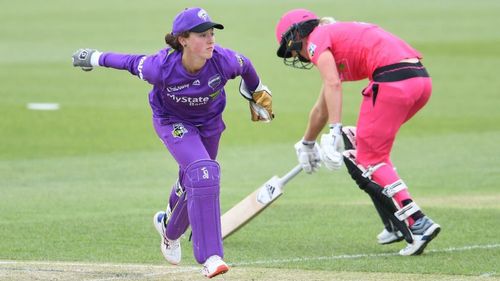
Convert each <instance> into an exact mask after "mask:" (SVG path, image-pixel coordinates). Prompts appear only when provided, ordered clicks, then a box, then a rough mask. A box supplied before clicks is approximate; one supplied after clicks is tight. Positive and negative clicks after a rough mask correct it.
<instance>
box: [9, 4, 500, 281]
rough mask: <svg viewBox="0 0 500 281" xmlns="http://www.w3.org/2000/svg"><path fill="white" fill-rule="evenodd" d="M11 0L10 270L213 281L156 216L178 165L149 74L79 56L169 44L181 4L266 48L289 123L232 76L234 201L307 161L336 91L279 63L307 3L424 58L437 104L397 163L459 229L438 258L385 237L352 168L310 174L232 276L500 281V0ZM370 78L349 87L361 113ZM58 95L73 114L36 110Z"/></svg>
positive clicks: (240, 242)
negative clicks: (163, 238) (265, 115)
mask: <svg viewBox="0 0 500 281" xmlns="http://www.w3.org/2000/svg"><path fill="white" fill-rule="evenodd" d="M310 2H314V3H310V4H307V6H306V2H304V1H263V0H253V1H247V0H242V1H227V0H221V1H175V2H174V1H153V0H144V1H135V2H132V1H118V0H109V1H104V2H103V1H97V0H88V1H85V2H78V3H76V2H73V1H63V0H52V1H48V2H47V1H45V2H41V1H33V0H31V1H30V0H28V1H9V2H5V3H3V4H2V5H1V6H2V8H1V9H0V35H1V40H0V84H1V88H0V113H1V116H2V118H0V280H94V281H95V280H198V279H200V280H203V279H202V277H201V276H200V274H199V273H198V270H199V266H198V265H197V264H196V263H195V262H194V258H193V255H192V248H191V245H190V243H189V242H188V241H187V239H184V240H183V242H182V246H183V261H182V265H181V266H177V267H172V266H168V265H166V263H165V261H164V260H163V257H162V255H161V253H160V251H159V237H158V235H157V233H156V232H155V230H154V228H153V226H152V223H151V221H152V216H153V214H154V213H155V212H156V211H157V210H160V209H163V208H165V204H166V200H167V195H168V193H169V191H170V186H171V184H172V183H173V182H174V181H175V178H176V175H177V167H176V164H175V162H174V160H173V159H172V158H171V157H170V155H169V154H168V152H167V150H166V149H165V148H164V147H163V145H162V144H161V142H160V141H159V140H158V139H157V137H156V135H155V133H154V131H153V129H152V125H151V121H150V114H151V113H150V109H149V105H148V101H147V92H148V91H149V85H148V84H146V83H144V82H142V81H140V80H139V79H136V78H134V77H131V76H130V75H129V74H128V73H126V72H119V71H113V70H109V69H97V70H95V71H92V72H90V73H84V72H82V71H80V70H77V69H74V68H73V67H72V66H71V54H72V53H73V51H74V50H76V49H78V48H80V47H91V48H97V49H99V50H101V51H115V52H123V53H145V54H149V53H154V52H156V51H157V50H158V49H161V48H163V47H164V43H163V36H164V34H165V33H166V32H168V31H170V26H171V21H172V19H173V17H174V15H175V14H176V13H177V12H178V11H180V10H181V9H182V8H184V7H188V6H197V5H201V6H203V7H204V8H205V9H206V10H207V11H208V12H209V14H210V15H211V17H212V19H213V20H214V21H218V22H221V23H223V24H224V25H225V27H226V28H225V29H224V30H222V31H218V32H217V41H218V42H219V43H220V44H222V45H223V46H225V47H229V48H232V49H235V50H238V51H240V52H242V53H243V54H245V55H246V56H248V57H249V58H251V59H252V62H253V63H254V66H255V67H256V68H257V70H258V72H259V74H260V76H261V77H262V79H263V81H264V82H265V83H266V84H268V86H269V87H270V88H271V89H272V90H273V97H274V108H275V111H276V116H277V117H276V119H275V121H273V122H272V123H271V124H255V123H252V122H250V121H249V114H248V112H247V110H248V109H247V103H246V102H244V100H243V99H242V98H241V97H240V95H239V93H238V91H237V87H238V83H239V81H232V82H231V83H229V84H228V85H227V87H226V91H227V94H228V106H227V109H226V111H225V114H224V117H225V121H226V124H227V130H226V132H225V133H224V135H223V139H222V142H221V149H220V153H219V159H218V160H219V162H220V164H221V166H222V171H223V176H222V194H221V208H222V211H225V210H227V209H229V208H230V207H231V206H233V205H234V204H235V203H237V202H238V201H239V200H241V199H242V198H243V197H244V196H246V195H247V194H249V193H250V192H252V191H253V190H255V188H257V187H258V186H259V185H260V184H261V183H263V182H265V181H266V180H267V179H269V178H270V177H271V176H272V175H274V174H280V175H281V174H283V173H284V172H286V171H287V170H289V169H290V168H291V167H293V165H295V163H296V158H295V151H294V149H293V144H294V143H295V142H296V141H297V140H298V139H300V137H301V136H302V134H303V131H304V129H305V124H306V118H307V115H308V112H309V109H310V107H311V106H312V104H313V103H314V101H315V98H316V95H317V92H318V91H319V82H320V81H319V75H318V74H317V71H316V70H311V71H309V72H300V71H298V70H294V69H288V68H286V67H285V66H284V65H283V63H282V62H281V61H280V60H279V59H278V58H277V57H275V50H276V42H275V38H274V25H275V23H276V22H277V20H278V18H279V17H280V16H281V14H282V13H283V12H285V11H286V10H289V9H291V8H296V7H306V8H309V9H311V10H313V11H315V12H316V13H317V14H319V15H321V16H327V15H330V16H334V17H335V18H337V19H338V20H357V21H366V22H374V23H377V24H379V25H381V26H382V27H384V28H386V29H387V30H389V31H391V32H393V33H395V34H398V35H399V36H401V37H402V38H404V39H405V40H407V41H408V42H410V43H411V44H412V45H413V46H415V47H416V48H417V49H419V50H420V51H421V52H422V53H423V54H424V56H425V59H424V64H425V65H426V66H427V67H428V69H429V72H430V73H431V75H432V77H433V83H434V92H433V97H432V98H431V101H430V103H429V104H428V106H427V107H426V108H424V109H423V110H422V112H421V113H420V114H419V115H418V116H417V117H416V118H414V119H413V120H412V121H411V122H410V123H408V124H407V125H406V126H405V127H404V128H403V129H402V130H401V132H400V135H399V138H398V140H397V143H396V145H395V148H394V153H393V162H394V163H395V164H396V165H397V168H398V171H399V173H400V175H401V176H402V177H403V178H404V179H405V181H406V182H407V183H408V185H409V186H410V192H411V194H412V195H413V196H414V198H415V200H416V201H417V202H418V204H419V205H420V206H421V207H422V208H423V209H424V211H425V212H426V213H427V214H428V215H430V216H431V217H432V218H433V219H434V220H436V221H437V222H438V223H439V224H441V226H442V228H443V230H442V232H441V234H440V235H439V236H438V238H437V239H436V240H435V241H433V242H432V243H431V244H430V245H429V247H428V248H427V251H426V252H425V254H424V255H422V256H418V257H400V256H397V255H396V253H397V252H398V251H399V249H401V248H402V247H403V246H404V245H403V244H402V243H399V244H396V245H394V244H393V245H388V246H379V245H378V244H377V243H376V240H375V236H376V234H377V233H378V232H379V231H380V230H381V224H380V222H379V219H378V217H377V215H376V214H375V212H374V209H373V207H372V206H371V205H370V201H369V199H368V197H367V196H366V195H365V194H363V193H362V192H361V191H359V189H357V188H356V187H355V185H354V183H353V182H352V181H351V180H350V178H349V176H348V175H347V173H346V172H345V170H341V171H339V172H336V173H331V172H328V171H327V170H321V171H320V172H319V173H317V174H314V175H306V174H301V175H299V176H297V177H296V178H295V179H294V180H293V181H291V182H290V183H289V184H288V185H287V189H286V194H285V195H284V196H283V197H281V198H280V199H279V200H278V201H276V202H275V203H274V204H273V205H272V206H271V207H270V208H268V209H267V210H266V211H265V212H263V213H262V214H261V215H260V216H258V217H257V218H256V219H255V220H254V221H252V222H251V223H250V224H249V225H248V226H246V227H245V228H243V229H241V230H240V231H239V232H237V233H235V234H234V235H233V236H231V237H229V238H228V239H227V240H225V242H224V245H225V257H226V260H227V261H228V262H229V263H231V264H232V265H233V266H234V270H232V271H230V272H229V273H228V274H226V275H224V276H223V277H220V278H219V277H218V279H224V280H500V272H499V269H498V268H500V203H499V202H500V190H499V188H500V184H499V182H500V147H499V143H500V126H499V120H500V110H498V108H499V107H500V95H499V90H498V89H500V79H498V77H497V76H498V75H497V71H498V65H500V48H499V46H500V33H499V32H498V26H500V20H499V19H498V14H499V13H500V2H498V1H494V0H478V1H464V0H444V1H427V0H426V1H419V2H418V4H415V3H414V2H408V1H389V0H382V1H369V0H364V1H346V0H342V1H327V0H322V1H310ZM364 84H366V81H363V82H359V83H350V84H345V85H344V91H345V95H344V97H345V98H344V103H345V105H344V120H343V121H344V124H347V125H351V124H354V123H355V122H356V116H357V110H358V106H359V102H360V94H359V92H360V90H361V88H362V87H363V86H364ZM31 102H55V103H59V104H60V106H61V108H60V110H57V111H32V110H28V109H27V108H26V105H27V103H31Z"/></svg>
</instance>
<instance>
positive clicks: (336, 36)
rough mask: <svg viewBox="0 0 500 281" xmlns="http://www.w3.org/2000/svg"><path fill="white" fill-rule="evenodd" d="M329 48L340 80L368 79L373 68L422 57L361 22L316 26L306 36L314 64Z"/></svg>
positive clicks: (403, 44)
mask: <svg viewBox="0 0 500 281" xmlns="http://www.w3.org/2000/svg"><path fill="white" fill-rule="evenodd" d="M327 49H329V50H330V51H331V52H332V54H333V57H334V58H335V61H336V64H337V70H338V72H339V75H340V79H341V80H342V81H356V80H361V79H365V78H369V79H372V74H373V71H375V69H377V68H378V67H381V66H386V65H390V64H394V63H397V62H399V61H401V60H403V59H408V58H422V56H421V55H420V53H419V52H418V51H417V50H415V49H413V48H412V47H411V46H410V45H408V44H407V43H406V42H404V41H403V40H401V39H400V38H398V37H396V36H395V35H393V34H391V33H389V32H387V31H385V30H383V29H382V28H380V27H378V26H376V25H374V24H369V23H363V22H336V23H332V24H327V25H322V26H318V27H316V28H315V29H314V31H313V32H312V33H311V34H310V35H309V38H308V41H307V51H308V53H309V55H310V57H311V61H312V62H313V63H314V64H315V65H316V64H317V63H318V58H319V56H320V55H321V53H323V52H324V51H325V50H327Z"/></svg>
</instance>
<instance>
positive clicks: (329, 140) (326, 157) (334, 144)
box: [321, 123, 343, 171]
mask: <svg viewBox="0 0 500 281" xmlns="http://www.w3.org/2000/svg"><path fill="white" fill-rule="evenodd" d="M342 147H343V142H342V124H340V123H337V124H333V125H330V132H329V133H328V134H323V135H322V136H321V150H322V154H321V160H323V163H325V167H327V168H328V169H329V170H332V171H336V170H338V169H340V167H342V163H343V157H342Z"/></svg>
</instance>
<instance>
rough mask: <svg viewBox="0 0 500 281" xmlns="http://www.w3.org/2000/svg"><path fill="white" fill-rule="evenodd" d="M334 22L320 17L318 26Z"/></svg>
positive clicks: (329, 18)
mask: <svg viewBox="0 0 500 281" xmlns="http://www.w3.org/2000/svg"><path fill="white" fill-rule="evenodd" d="M335 22H337V21H336V20H335V19H334V18H332V17H322V18H320V19H319V25H327V24H331V23H335Z"/></svg>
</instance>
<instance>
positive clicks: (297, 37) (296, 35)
mask: <svg viewBox="0 0 500 281" xmlns="http://www.w3.org/2000/svg"><path fill="white" fill-rule="evenodd" d="M318 24H319V18H318V16H316V14H314V13H313V12H311V11H309V10H306V9H294V10H290V11H288V12H286V13H285V14H284V15H283V16H282V17H281V19H280V20H279V22H278V24H277V25H276V40H277V41H278V44H279V48H278V51H277V52H276V54H277V55H278V57H280V58H284V62H285V64H286V65H290V66H293V67H297V68H310V67H308V66H309V65H308V64H305V63H310V62H309V60H308V59H306V58H304V57H302V56H300V54H298V55H297V56H296V57H292V51H297V52H298V51H300V50H301V49H302V41H301V39H302V38H305V37H307V36H308V35H309V34H310V33H311V32H312V31H313V30H314V28H315V27H316V26H318ZM299 61H300V62H301V63H299Z"/></svg>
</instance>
